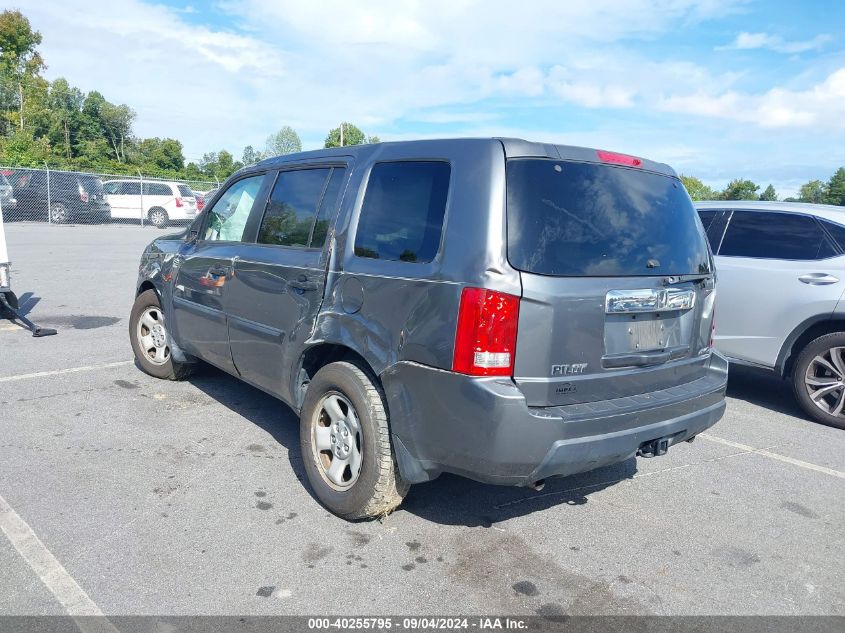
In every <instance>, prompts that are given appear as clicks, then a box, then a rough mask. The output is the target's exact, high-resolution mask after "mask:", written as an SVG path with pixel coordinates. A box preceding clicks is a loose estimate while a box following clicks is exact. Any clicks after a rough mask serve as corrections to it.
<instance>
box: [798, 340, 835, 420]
mask: <svg viewBox="0 0 845 633" xmlns="http://www.w3.org/2000/svg"><path fill="white" fill-rule="evenodd" d="M792 388H793V390H794V391H795V397H796V399H797V400H798V404H799V405H801V408H802V409H803V410H804V412H805V413H806V414H807V415H809V416H810V417H811V418H813V420H815V421H817V422H821V423H822V424H826V425H828V426H833V427H836V428H838V429H845V332H835V333H833V334H825V335H824V336H820V337H818V338H817V339H815V340H813V341H811V342H810V343H808V344H807V346H806V347H805V348H804V349H803V350H802V351H801V353H800V354H799V355H798V359H797V360H796V361H795V367H794V368H793V370H792Z"/></svg>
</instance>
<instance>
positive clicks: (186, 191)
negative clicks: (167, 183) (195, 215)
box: [177, 185, 194, 198]
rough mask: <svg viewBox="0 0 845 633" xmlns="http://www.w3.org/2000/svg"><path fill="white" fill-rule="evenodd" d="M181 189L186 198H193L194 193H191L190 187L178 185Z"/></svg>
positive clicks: (180, 191)
mask: <svg viewBox="0 0 845 633" xmlns="http://www.w3.org/2000/svg"><path fill="white" fill-rule="evenodd" d="M177 186H178V187H179V193H180V194H182V196H184V197H185V198H193V197H194V192H193V191H191V188H190V187H189V186H188V185H177Z"/></svg>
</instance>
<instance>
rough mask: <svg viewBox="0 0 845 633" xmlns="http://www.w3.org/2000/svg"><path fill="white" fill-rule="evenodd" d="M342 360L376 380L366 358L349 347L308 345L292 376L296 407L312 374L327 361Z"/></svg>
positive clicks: (300, 402) (329, 344) (303, 395)
mask: <svg viewBox="0 0 845 633" xmlns="http://www.w3.org/2000/svg"><path fill="white" fill-rule="evenodd" d="M342 360H345V361H349V362H353V363H355V364H356V365H358V366H359V367H361V368H362V369H364V370H366V371H367V372H368V373H369V374H370V376H371V377H372V378H373V379H374V380H378V376H377V375H376V373H375V372H374V371H373V368H372V367H370V364H369V363H368V362H367V361H366V359H365V358H364V357H363V356H361V355H360V354H359V353H358V352H356V351H355V350H353V349H351V348H349V347H346V346H344V345H334V344H331V343H324V344H321V345H315V346H313V347H309V348H308V349H307V350H305V353H304V354H303V355H302V361H301V362H300V364H299V370H298V371H297V373H296V376H295V377H294V381H295V382H294V384H293V396H294V399H295V400H296V407H297V409H298V408H300V407H301V406H302V401H303V400H304V399H305V392H306V390H307V389H308V383H310V382H311V379H312V378H313V377H314V374H316V373H317V372H318V371H320V369H322V368H323V367H325V366H326V365H328V364H329V363H336V362H338V361H342Z"/></svg>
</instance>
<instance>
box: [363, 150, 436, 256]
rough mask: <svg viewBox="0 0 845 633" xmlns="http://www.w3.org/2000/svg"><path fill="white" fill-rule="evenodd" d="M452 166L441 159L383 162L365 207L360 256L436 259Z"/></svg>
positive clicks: (373, 175)
mask: <svg viewBox="0 0 845 633" xmlns="http://www.w3.org/2000/svg"><path fill="white" fill-rule="evenodd" d="M450 174H451V167H450V166H449V164H448V163H445V162H440V161H398V162H390V163H377V164H376V165H375V166H373V169H372V171H371V172H370V178H369V182H368V183H367V192H366V194H365V195H364V203H363V205H362V206H361V216H360V218H359V220H358V231H357V233H356V235H355V254H356V255H357V256H358V257H370V258H373V259H387V260H392V261H403V262H417V263H425V262H430V261H432V260H433V259H434V257H435V256H436V255H437V251H438V250H439V248H440V236H441V234H442V232H443V218H444V216H445V214H446V198H447V195H448V192H449V177H450Z"/></svg>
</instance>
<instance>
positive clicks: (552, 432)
mask: <svg viewBox="0 0 845 633" xmlns="http://www.w3.org/2000/svg"><path fill="white" fill-rule="evenodd" d="M714 282H715V278H714V273H713V263H712V257H711V254H710V250H709V248H708V245H707V240H706V238H705V235H704V232H703V229H702V226H701V223H700V221H699V219H698V217H697V215H696V213H695V209H694V208H693V206H692V203H691V201H690V199H689V197H688V196H687V194H686V192H685V190H684V188H683V186H682V184H681V182H680V181H679V180H678V178H677V176H676V175H675V172H674V171H672V169H670V168H669V167H667V166H666V165H662V164H659V163H654V162H651V161H648V160H644V159H639V158H634V157H631V156H627V155H622V154H616V153H612V152H605V151H596V150H593V149H584V148H579V147H566V146H560V145H548V144H541V143H530V142H526V141H522V140H514V139H454V140H441V141H414V142H400V143H380V144H376V145H363V146H357V147H343V148H336V149H328V150H320V151H314V152H305V153H300V154H292V155H288V156H283V157H279V158H273V159H269V160H265V161H263V162H261V163H259V164H258V165H255V166H252V167H249V168H246V169H244V170H241V171H240V172H238V173H237V174H235V175H234V176H232V177H231V178H230V179H229V180H228V181H227V182H226V183H225V184H224V186H223V187H221V188H220V190H219V191H218V192H217V193H216V194H215V195H214V197H213V198H212V199H211V200H210V201H209V203H208V204H207V205H206V207H205V209H204V211H203V214H202V215H201V216H200V217H198V218H197V220H196V221H195V222H194V224H192V225H191V226H190V227H189V228H188V230H187V231H186V232H184V233H182V234H177V235H172V236H169V237H163V238H160V239H157V240H155V241H154V242H153V243H152V244H150V246H149V247H147V249H146V250H145V252H144V254H143V256H142V258H141V265H140V275H139V278H138V285H137V299H136V301H135V305H134V307H133V309H132V314H131V320H130V339H131V343H132V347H133V349H134V352H135V356H136V358H137V359H138V363H139V364H140V366H141V367H142V368H143V370H144V371H146V372H147V373H149V374H151V375H153V376H158V377H160V378H169V379H179V378H183V377H185V376H186V375H187V374H188V373H189V371H190V369H191V368H192V366H193V364H194V363H195V362H196V361H197V360H198V359H199V360H202V361H205V362H208V363H211V364H212V365H215V366H217V367H219V368H221V369H223V370H225V371H227V372H229V373H230V374H232V375H234V376H237V377H239V378H241V379H242V380H244V381H246V382H247V383H249V384H251V385H253V386H255V387H258V388H259V389H262V390H264V391H266V392H268V393H270V394H272V395H274V396H276V397H278V398H279V399H281V400H282V401H284V402H285V403H287V404H288V405H289V406H290V407H292V408H293V409H294V410H295V411H296V412H297V413H298V414H299V418H300V438H301V450H302V457H303V462H304V465H305V471H306V473H307V476H308V479H309V482H310V484H311V486H312V488H313V490H314V493H315V495H316V496H317V497H318V499H319V500H320V501H321V502H322V503H323V504H324V505H325V506H326V507H327V508H329V509H330V510H331V511H333V512H334V513H336V514H338V515H340V516H342V517H345V518H347V519H356V518H363V517H372V516H378V515H382V514H384V513H387V512H390V511H391V510H392V509H394V508H395V507H396V506H398V505H399V503H400V502H401V500H402V498H403V497H404V496H405V494H406V493H407V491H408V486H409V485H410V484H414V483H420V482H425V481H429V480H431V479H434V478H435V477H437V476H438V475H439V474H440V473H442V472H450V473H457V474H460V475H465V476H467V477H470V478H472V479H476V480H479V481H483V482H490V483H496V484H506V485H517V486H531V487H535V488H539V487H540V486H542V484H543V480H544V479H546V478H548V477H552V476H561V475H570V474H573V473H579V472H584V471H587V470H591V469H594V468H598V467H600V466H604V465H607V464H612V463H614V462H619V461H622V460H626V459H629V458H631V457H633V456H634V455H638V454H639V455H644V456H653V455H662V454H664V453H665V452H666V451H667V449H668V448H669V447H670V446H672V445H673V444H676V443H678V442H682V441H685V440H691V439H692V438H693V437H695V436H696V434H698V433H701V432H702V431H704V430H705V429H707V428H708V427H710V426H711V425H713V424H714V423H715V422H716V421H717V420H719V418H720V417H721V416H722V414H723V412H724V409H725V399H724V397H725V386H726V380H727V362H726V361H725V360H724V359H723V358H722V357H721V356H719V355H718V354H717V353H715V352H714V351H713V350H712V348H711V336H712V321H713V307H714V300H715V288H714Z"/></svg>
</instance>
